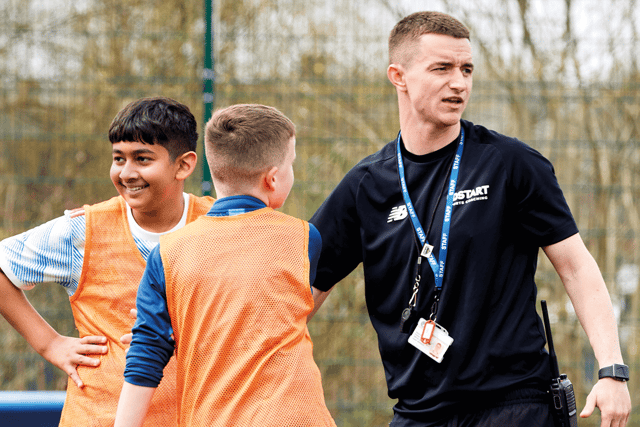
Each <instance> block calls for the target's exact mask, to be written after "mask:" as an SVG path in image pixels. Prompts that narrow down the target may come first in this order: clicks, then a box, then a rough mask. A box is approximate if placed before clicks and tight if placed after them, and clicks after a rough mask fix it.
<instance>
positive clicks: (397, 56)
mask: <svg viewBox="0 0 640 427" xmlns="http://www.w3.org/2000/svg"><path fill="white" fill-rule="evenodd" d="M425 34H442V35H445V36H451V37H455V38H459V39H469V40H470V36H469V29H468V28H467V27H465V26H464V24H463V23H462V22H460V21H458V20H457V19H455V18H454V17H452V16H450V15H447V14H446V13H441V12H416V13H412V14H411V15H408V16H406V17H404V18H403V19H402V20H400V22H398V23H397V24H396V26H395V27H393V30H391V34H390V35H389V64H401V65H403V66H405V67H407V66H409V65H410V62H411V60H412V57H413V54H414V53H415V50H414V49H412V48H413V46H414V45H415V44H416V43H417V42H418V40H419V39H420V36H423V35H425Z"/></svg>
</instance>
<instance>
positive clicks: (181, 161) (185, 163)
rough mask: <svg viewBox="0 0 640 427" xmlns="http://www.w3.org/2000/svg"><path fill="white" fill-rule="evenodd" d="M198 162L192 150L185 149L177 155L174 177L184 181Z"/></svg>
mask: <svg viewBox="0 0 640 427" xmlns="http://www.w3.org/2000/svg"><path fill="white" fill-rule="evenodd" d="M197 163H198V155H197V154H196V153H195V152H193V151H187V152H186V153H184V154H182V155H180V156H178V158H177V159H176V161H175V164H176V165H177V166H178V169H177V171H176V179H177V180H178V181H184V180H185V179H187V178H188V177H189V175H191V174H192V173H193V171H194V170H195V168H196V164H197Z"/></svg>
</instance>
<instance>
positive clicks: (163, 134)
mask: <svg viewBox="0 0 640 427" xmlns="http://www.w3.org/2000/svg"><path fill="white" fill-rule="evenodd" d="M109 141H111V143H112V144H115V143H116V142H123V141H124V142H142V143H143V144H151V145H153V144H158V145H161V146H163V147H164V148H166V149H167V151H168V152H169V155H170V156H171V159H172V160H175V159H177V158H178V157H179V156H180V155H182V154H184V153H186V152H189V151H196V146H197V143H198V125H197V122H196V118H195V117H194V116H193V114H191V111H190V110H189V107H187V106H186V105H184V104H181V103H179V102H178V101H176V100H173V99H171V98H164V97H154V98H141V99H138V100H137V101H133V102H131V103H130V104H128V105H127V106H125V107H124V108H123V109H122V110H120V111H119V112H118V114H116V116H115V118H114V119H113V121H112V122H111V126H110V127H109Z"/></svg>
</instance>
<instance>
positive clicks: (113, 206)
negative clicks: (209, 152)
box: [0, 98, 213, 427]
mask: <svg viewBox="0 0 640 427" xmlns="http://www.w3.org/2000/svg"><path fill="white" fill-rule="evenodd" d="M197 139H198V133H197V124H196V120H195V118H194V117H193V115H192V114H191V112H190V111H189V108H187V107H186V106H185V105H182V104H180V103H178V102H176V101H174V100H172V99H168V98H145V99H140V100H137V101H134V102H132V103H130V104H129V105H127V106H126V107H125V108H124V109H123V110H121V111H120V112H119V113H118V114H117V115H116V117H115V118H114V120H113V122H112V123H111V126H110V129H109V140H110V141H111V144H112V152H113V161H112V164H111V172H110V176H111V180H112V182H113V184H114V185H115V187H116V189H117V190H118V193H119V196H117V197H114V198H112V199H110V200H107V201H105V202H102V203H98V204H95V205H91V206H89V205H85V206H84V207H82V208H80V209H76V210H73V211H66V212H65V215H64V216H62V217H60V218H57V219H54V220H52V221H50V222H48V223H45V224H43V225H41V226H39V227H36V228H34V229H32V230H29V231H26V232H24V233H22V234H19V235H17V236H14V237H11V238H8V239H6V240H3V241H2V242H0V269H1V270H2V272H0V293H1V294H2V298H0V312H1V313H2V315H3V316H4V317H5V318H6V319H7V320H8V321H9V323H11V325H12V326H13V327H14V328H15V329H16V330H17V331H18V332H19V333H20V334H22V336H24V337H25V339H26V340H27V341H28V342H29V344H30V345H31V346H32V347H33V348H34V349H35V350H36V351H38V353H40V354H41V355H42V356H43V357H44V358H45V359H47V360H48V361H49V362H51V363H52V364H54V365H55V366H57V367H58V368H60V369H62V370H64V371H65V372H66V373H67V374H68V375H69V382H68V385H67V396H66V400H65V404H64V408H63V410H62V417H61V420H60V426H100V427H102V426H113V423H114V418H115V411H116V407H117V403H118V396H119V394H120V390H121V388H122V382H123V372H124V366H125V347H126V345H125V344H123V343H122V342H121V341H120V338H121V337H122V336H123V335H124V334H127V333H128V332H129V331H130V330H131V326H132V324H133V322H134V321H133V319H132V318H131V316H130V315H129V311H130V309H131V308H133V307H134V306H135V298H136V292H137V289H138V284H139V282H140V278H141V277H142V273H143V272H144V268H145V265H146V259H147V257H148V254H149V253H150V252H151V250H152V249H153V248H154V247H155V246H157V244H158V242H159V238H160V235H163V234H166V233H168V232H171V231H174V230H177V229H179V228H181V227H182V226H184V225H185V224H186V223H188V222H191V221H193V220H195V219H196V218H197V217H198V216H200V215H203V214H205V213H206V212H207V211H208V210H209V208H210V207H211V205H212V203H213V199H212V198H209V197H204V198H200V197H195V196H193V195H189V194H185V193H183V190H184V181H185V179H186V178H187V177H188V176H189V175H190V174H191V173H192V172H193V170H194V168H195V165H196V161H197V156H196V153H195V149H196V142H197ZM43 282H57V283H59V284H61V285H62V286H64V287H65V289H66V291H67V293H68V294H69V300H70V302H71V308H72V311H73V317H74V320H75V324H76V327H77V329H78V332H79V336H80V338H72V337H65V336H61V335H59V334H58V333H57V332H56V331H55V330H53V328H52V327H51V326H50V325H49V324H48V323H47V322H46V321H45V320H44V319H42V317H40V316H39V315H38V313H37V312H36V311H35V310H34V308H33V307H32V306H31V305H30V304H29V302H28V301H27V299H26V298H25V295H24V293H23V292H22V290H21V289H30V288H32V287H34V286H35V285H36V284H38V283H43ZM166 376H167V380H166V381H165V382H163V386H162V389H161V390H160V391H159V393H157V395H156V396H155V399H154V402H153V403H152V405H151V410H150V414H151V415H150V417H149V419H148V420H147V423H146V424H145V425H146V426H154V427H156V426H173V425H175V419H176V394H175V377H176V373H175V362H174V361H172V362H171V364H170V366H169V368H168V371H167V375H166Z"/></svg>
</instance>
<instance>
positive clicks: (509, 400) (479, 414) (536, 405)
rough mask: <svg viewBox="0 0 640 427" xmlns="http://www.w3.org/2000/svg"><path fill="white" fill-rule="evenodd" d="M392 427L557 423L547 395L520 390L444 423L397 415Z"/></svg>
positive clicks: (540, 426)
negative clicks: (499, 400)
mask: <svg viewBox="0 0 640 427" xmlns="http://www.w3.org/2000/svg"><path fill="white" fill-rule="evenodd" d="M462 406H464V405H462ZM389 427H554V422H553V416H552V414H551V411H550V404H549V395H548V394H547V393H546V392H544V391H540V390H536V389H518V390H514V391H511V392H509V393H507V394H505V396H504V399H503V400H502V401H501V402H499V403H496V404H493V405H490V406H488V407H485V408H476V409H472V410H470V411H469V410H464V409H462V410H460V411H459V412H458V413H456V414H453V415H452V416H451V417H449V418H446V419H443V420H440V421H434V422H430V421H429V422H423V421H415V420H410V419H407V418H404V417H402V416H400V415H399V414H395V416H394V417H393V420H392V421H391V424H389Z"/></svg>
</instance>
